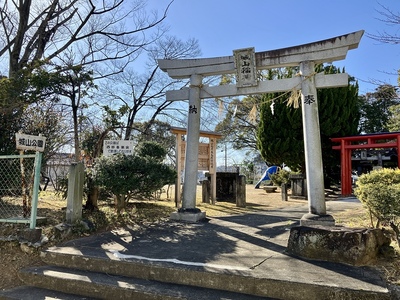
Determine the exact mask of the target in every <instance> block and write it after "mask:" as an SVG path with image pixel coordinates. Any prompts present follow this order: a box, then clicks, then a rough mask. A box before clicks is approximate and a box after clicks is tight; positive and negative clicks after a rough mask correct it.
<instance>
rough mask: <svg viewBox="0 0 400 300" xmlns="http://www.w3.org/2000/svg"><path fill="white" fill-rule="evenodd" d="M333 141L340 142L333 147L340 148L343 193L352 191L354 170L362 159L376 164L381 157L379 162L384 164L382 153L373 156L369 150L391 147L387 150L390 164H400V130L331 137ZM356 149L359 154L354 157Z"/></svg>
mask: <svg viewBox="0 0 400 300" xmlns="http://www.w3.org/2000/svg"><path fill="white" fill-rule="evenodd" d="M331 141H332V142H333V143H338V144H339V145H336V146H332V149H335V150H340V160H341V175H340V177H341V182H342V195H350V194H351V193H352V180H351V174H352V170H353V169H355V168H357V167H360V166H361V164H360V163H361V162H362V161H365V162H368V160H369V162H370V163H371V165H372V164H375V165H376V164H377V161H378V160H379V159H380V162H379V163H381V164H382V155H378V156H376V157H372V155H369V153H368V152H370V153H377V152H379V151H381V152H384V150H383V149H385V150H388V149H389V150H390V149H391V151H386V154H387V155H386V159H387V160H388V161H389V162H390V163H392V164H391V165H390V166H393V164H395V165H396V167H399V166H400V155H399V149H400V132H390V133H376V134H365V135H356V136H348V137H338V138H331ZM359 150H361V151H359ZM356 151H357V152H358V153H357V155H353V158H352V153H353V152H356ZM357 162H358V164H357ZM383 166H385V165H383Z"/></svg>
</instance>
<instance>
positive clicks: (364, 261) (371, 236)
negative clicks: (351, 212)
mask: <svg viewBox="0 0 400 300" xmlns="http://www.w3.org/2000/svg"><path fill="white" fill-rule="evenodd" d="M389 245H390V238H388V237H387V236H385V235H384V233H383V231H382V230H381V229H365V228H347V227H340V226H313V227H307V226H295V227H292V228H291V230H290V236H289V241H288V247H287V251H288V252H289V253H291V254H294V255H297V256H301V257H305V258H311V259H317V260H324V261H330V262H339V263H345V264H350V265H355V266H362V265H369V264H371V263H373V262H374V261H376V259H377V257H378V255H379V253H380V249H381V248H382V247H388V246H389Z"/></svg>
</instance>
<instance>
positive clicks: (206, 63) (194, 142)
mask: <svg viewBox="0 0 400 300" xmlns="http://www.w3.org/2000/svg"><path fill="white" fill-rule="evenodd" d="M363 33H364V31H363V30H360V31H357V32H353V33H349V34H346V35H342V36H338V37H334V38H331V39H327V40H323V41H318V42H313V43H309V44H304V45H299V46H294V47H289V48H283V49H278V50H272V51H265V52H257V53H254V57H255V58H254V60H255V69H256V70H263V69H271V68H281V67H290V66H299V67H300V77H297V78H291V79H280V80H271V81H263V82H259V83H256V84H255V85H251V86H244V87H241V86H240V85H238V84H237V85H223V86H212V87H211V86H203V84H202V79H203V77H205V76H211V75H222V74H232V73H235V72H236V71H237V68H236V67H237V66H236V63H237V59H236V60H235V57H234V56H225V57H215V58H205V59H183V60H169V59H160V60H158V64H159V67H160V68H161V69H162V70H163V71H165V72H167V73H168V75H169V76H170V77H171V78H190V87H189V88H186V89H182V90H179V91H168V92H167V94H166V98H167V100H170V101H172V100H187V99H189V110H188V134H187V138H188V141H187V149H188V153H187V155H186V161H185V177H184V189H183V201H182V209H181V211H180V212H181V213H182V214H186V213H187V212H189V213H190V214H194V215H195V216H194V217H193V216H191V217H189V218H186V217H187V215H186V216H184V217H182V218H181V219H184V220H192V221H197V220H198V219H199V218H203V217H205V214H204V213H200V210H197V209H196V184H197V182H196V180H197V153H198V136H199V131H200V109H201V107H200V105H201V101H200V99H204V98H214V97H227V96H239V95H249V94H259V93H272V92H281V91H287V90H292V89H300V90H301V101H302V105H301V106H302V119H303V132H304V148H305V162H306V174H307V193H308V204H309V213H308V214H306V215H304V216H303V218H302V220H301V224H302V225H309V224H311V225H318V224H322V225H334V219H333V218H332V217H331V216H329V215H326V206H325V193H324V182H323V167H322V154H321V141H320V131H319V120H318V102H317V91H316V89H317V88H327V87H337V86H347V85H348V75H347V74H343V73H342V74H332V75H323V74H315V73H314V72H315V71H314V69H315V68H314V67H315V64H318V63H324V62H332V61H336V60H342V59H345V57H346V55H347V52H348V50H351V49H356V48H357V47H358V45H359V42H360V40H361V37H362V35H363ZM246 50H247V49H246Z"/></svg>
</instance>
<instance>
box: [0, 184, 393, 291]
mask: <svg viewBox="0 0 400 300" xmlns="http://www.w3.org/2000/svg"><path fill="white" fill-rule="evenodd" d="M171 195H172V196H171ZM173 195H174V191H173V188H172V189H170V190H168V196H169V198H171V197H173ZM289 195H290V192H289ZM337 197H338V191H337V190H329V191H328V195H327V199H326V200H327V201H335V200H336V199H337ZM305 201H306V200H300V199H291V198H290V197H289V199H288V201H282V196H281V193H280V191H279V189H278V190H277V192H275V193H266V192H265V191H264V190H263V189H262V188H261V189H255V188H254V186H253V185H248V186H247V189H246V203H247V205H246V208H239V207H236V205H235V204H234V203H230V202H217V203H216V205H212V204H205V203H201V187H200V186H199V188H198V191H197V206H198V207H199V208H200V209H201V210H204V211H206V213H207V217H216V216H224V215H231V214H243V213H249V212H252V211H260V210H271V209H276V208H283V207H289V206H298V205H304V204H305ZM143 202H144V204H143ZM140 203H142V205H141V207H144V208H147V209H148V210H149V211H150V210H151V214H152V216H151V220H150V218H149V217H148V215H147V216H145V218H147V219H145V221H147V222H152V221H153V220H156V219H157V218H166V217H168V216H169V214H170V212H171V211H174V210H175V209H176V207H175V203H174V201H173V200H171V199H168V198H167V193H165V191H164V193H162V194H161V196H160V198H159V199H158V200H151V201H150V200H149V201H141V202H140ZM135 205H136V207H138V202H137V203H135ZM101 206H102V207H100V204H99V207H100V210H102V209H103V208H105V207H107V208H108V209H109V206H110V203H103V204H101ZM65 207H66V200H63V199H61V198H60V197H57V196H56V195H55V194H54V193H53V192H41V193H40V195H39V205H38V216H39V217H46V219H47V223H46V224H44V225H40V226H39V225H38V227H40V228H42V231H43V235H45V236H46V237H47V238H48V240H49V241H48V242H47V243H46V244H44V245H42V246H40V247H33V246H28V245H27V244H20V243H19V241H17V240H16V239H15V237H16V235H17V230H22V229H24V228H27V227H26V225H16V224H10V223H0V274H1V277H0V289H6V288H11V287H15V286H18V285H21V284H22V283H21V281H20V280H19V279H18V270H19V269H21V268H23V267H26V266H35V265H40V264H42V262H41V260H40V251H41V250H43V249H44V248H46V247H49V246H53V245H56V244H57V243H61V242H62V241H63V238H60V237H58V236H57V235H56V232H55V230H54V226H55V225H57V224H60V223H63V222H64V220H65ZM160 208H161V209H160ZM109 210H110V209H109ZM138 214H139V213H138V212H136V215H135V220H134V221H133V222H139V221H138V220H139V219H138V218H137V216H138ZM140 214H141V215H146V212H144V211H141V212H140ZM147 214H148V212H147ZM334 218H335V220H337V222H338V223H339V224H340V225H344V226H349V227H360V226H364V227H368V226H370V224H369V219H368V217H367V215H366V211H365V210H364V209H363V208H362V207H360V209H358V210H352V211H344V212H341V213H340V214H337V215H334ZM140 222H143V221H140ZM110 223H112V224H115V225H113V226H120V225H121V224H118V223H115V222H110ZM110 228H112V227H110V225H109V226H108V227H107V228H105V227H101V228H98V230H99V231H101V230H108V229H110ZM95 232H96V231H94V232H90V233H88V232H79V233H76V234H75V235H74V236H70V237H67V238H76V237H79V235H85V236H87V235H89V234H94V233H95ZM64 239H65V237H64ZM380 267H381V268H383V269H384V272H385V273H386V277H387V278H388V280H390V281H392V282H400V281H399V278H400V271H399V270H400V263H399V259H397V258H393V257H391V258H390V259H389V260H383V261H382V262H380Z"/></svg>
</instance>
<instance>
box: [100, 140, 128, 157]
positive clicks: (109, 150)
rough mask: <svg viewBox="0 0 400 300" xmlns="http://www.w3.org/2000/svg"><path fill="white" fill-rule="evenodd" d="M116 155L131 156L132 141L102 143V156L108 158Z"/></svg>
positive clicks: (107, 141)
mask: <svg viewBox="0 0 400 300" xmlns="http://www.w3.org/2000/svg"><path fill="white" fill-rule="evenodd" d="M117 153H123V154H125V155H132V154H133V141H125V140H123V141H122V140H105V141H104V143H103V155H104V156H110V155H114V154H117Z"/></svg>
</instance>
